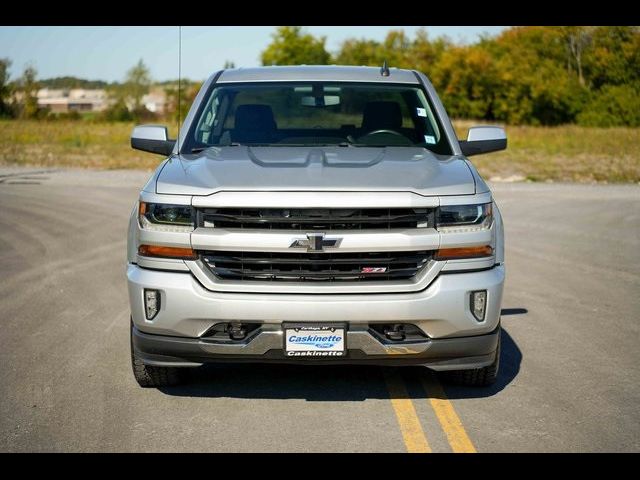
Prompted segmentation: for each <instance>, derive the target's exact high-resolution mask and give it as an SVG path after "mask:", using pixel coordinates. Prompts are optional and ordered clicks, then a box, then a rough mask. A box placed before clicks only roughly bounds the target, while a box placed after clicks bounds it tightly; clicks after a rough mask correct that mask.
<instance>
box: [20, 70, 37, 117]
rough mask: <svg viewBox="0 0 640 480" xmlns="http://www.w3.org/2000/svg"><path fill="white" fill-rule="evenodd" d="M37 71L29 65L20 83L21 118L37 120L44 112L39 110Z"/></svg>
mask: <svg viewBox="0 0 640 480" xmlns="http://www.w3.org/2000/svg"><path fill="white" fill-rule="evenodd" d="M37 75H38V72H37V70H36V69H35V68H34V67H33V66H31V65H29V66H27V67H26V68H25V69H24V72H23V73H22V77H21V78H20V81H19V88H20V92H21V94H22V108H21V109H20V117H22V118H37V117H38V116H39V115H41V113H42V111H41V109H40V108H38V90H39V89H40V85H39V84H38V81H37V80H36V77H37Z"/></svg>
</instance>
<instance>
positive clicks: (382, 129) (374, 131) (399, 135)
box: [363, 128, 407, 138]
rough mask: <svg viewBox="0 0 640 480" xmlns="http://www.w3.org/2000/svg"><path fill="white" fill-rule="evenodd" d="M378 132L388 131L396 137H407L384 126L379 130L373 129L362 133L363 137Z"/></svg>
mask: <svg viewBox="0 0 640 480" xmlns="http://www.w3.org/2000/svg"><path fill="white" fill-rule="evenodd" d="M379 133H389V134H391V135H395V136H397V137H402V138H407V137H405V136H404V135H403V134H401V133H400V132H396V131H395V130H389V129H386V128H381V129H379V130H373V131H371V132H368V133H365V134H364V135H363V137H368V136H369V135H378V134H379Z"/></svg>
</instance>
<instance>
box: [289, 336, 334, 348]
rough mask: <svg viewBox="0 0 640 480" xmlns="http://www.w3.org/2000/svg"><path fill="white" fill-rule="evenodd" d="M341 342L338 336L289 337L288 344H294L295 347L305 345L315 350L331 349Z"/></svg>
mask: <svg viewBox="0 0 640 480" xmlns="http://www.w3.org/2000/svg"><path fill="white" fill-rule="evenodd" d="M341 340H342V337H341V336H340V335H330V336H328V337H321V336H319V335H304V336H298V335H291V336H290V337H289V343H295V344H296V345H307V346H310V347H316V348H331V347H333V346H335V345H336V344H337V343H339V342H340V341H341Z"/></svg>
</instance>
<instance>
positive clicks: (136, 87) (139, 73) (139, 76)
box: [124, 59, 151, 112]
mask: <svg viewBox="0 0 640 480" xmlns="http://www.w3.org/2000/svg"><path fill="white" fill-rule="evenodd" d="M150 86H151V74H150V73H149V69H148V68H147V66H146V65H145V64H144V62H143V61H142V59H140V60H139V61H138V63H137V64H136V65H134V66H133V67H131V69H129V71H128V72H127V76H126V79H125V82H124V94H125V96H126V98H127V100H129V101H130V102H131V104H132V107H133V111H134V112H139V111H140V110H141V109H142V108H144V107H143V105H142V97H143V96H145V95H146V94H147V93H149V87H150Z"/></svg>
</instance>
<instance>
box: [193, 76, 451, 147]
mask: <svg viewBox="0 0 640 480" xmlns="http://www.w3.org/2000/svg"><path fill="white" fill-rule="evenodd" d="M237 145H249V146H256V145H260V146H292V145H295V146H324V145H338V146H347V147H348V146H356V147H357V146H367V147H387V146H417V147H424V148H428V149H430V150H432V151H434V152H436V153H443V154H450V153H451V149H450V146H449V143H448V142H447V140H446V136H445V135H443V133H442V128H441V126H440V124H439V121H438V119H437V117H436V116H434V114H433V110H432V108H431V105H430V102H429V101H428V99H427V97H426V95H425V92H424V91H423V90H422V89H421V88H419V87H418V86H406V85H379V84H354V83H336V82H313V83H308V82H307V83H281V82H279V83H271V84H265V83H253V84H248V83H243V84H223V85H218V86H215V87H214V88H213V89H212V90H211V91H210V92H209V93H208V97H207V98H205V99H204V101H203V104H202V106H201V107H200V108H199V111H198V113H197V115H196V119H195V122H194V123H193V124H192V127H191V129H190V131H189V133H188V136H187V139H186V142H185V145H184V151H185V152H187V153H188V152H192V151H200V150H203V149H206V148H208V147H212V146H237Z"/></svg>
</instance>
